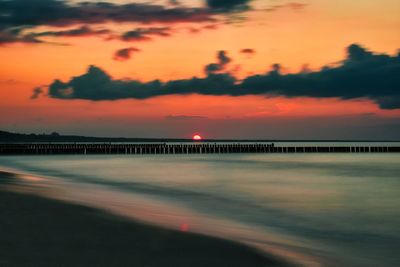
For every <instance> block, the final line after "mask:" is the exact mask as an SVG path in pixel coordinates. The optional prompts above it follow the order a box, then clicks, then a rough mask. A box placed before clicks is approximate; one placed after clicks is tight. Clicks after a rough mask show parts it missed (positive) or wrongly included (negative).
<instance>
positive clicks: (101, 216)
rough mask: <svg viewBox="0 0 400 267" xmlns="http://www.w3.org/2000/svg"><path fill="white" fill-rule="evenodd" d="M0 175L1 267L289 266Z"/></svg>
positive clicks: (243, 248) (234, 245)
mask: <svg viewBox="0 0 400 267" xmlns="http://www.w3.org/2000/svg"><path fill="white" fill-rule="evenodd" d="M15 180H16V179H15V175H13V174H12V173H7V172H0V218H1V219H0V229H1V235H0V266H7V267H8V266H37V267H41V266H82V267H83V266H85V267H88V266H138V267H142V266H143V267H144V266H149V267H150V266H171V267H179V266H221V267H223V266H232V267H234V266H246V267H248V266H254V267H256V266H263V267H267V266H288V264H285V263H282V262H280V261H278V260H277V259H275V258H274V257H272V256H271V257H268V256H266V255H264V254H261V253H259V252H257V251H255V250H253V249H251V248H249V247H246V246H243V245H240V244H237V243H234V242H231V241H226V240H222V239H217V238H213V237H208V236H204V235H199V234H193V233H187V232H180V231H173V230H167V229H163V228H160V227H156V226H152V225H146V224H143V223H138V222H135V221H132V220H128V219H126V218H123V217H119V216H116V215H111V214H108V213H106V212H104V211H101V210H97V209H94V208H90V207H85V206H80V205H75V204H70V203H66V202H62V201H58V200H53V199H48V198H45V197H42V196H38V195H32V194H27V193H21V192H16V191H14V190H11V188H13V184H14V183H15V182H16V181H15Z"/></svg>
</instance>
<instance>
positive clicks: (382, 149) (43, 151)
mask: <svg viewBox="0 0 400 267" xmlns="http://www.w3.org/2000/svg"><path fill="white" fill-rule="evenodd" d="M227 153H400V146H275V145H274V144H248V143H241V144H234V143H232V144H219V143H193V144H179V143H175V144H168V143H163V144H98V143H92V144H44V143H40V144H0V155H50V154H227Z"/></svg>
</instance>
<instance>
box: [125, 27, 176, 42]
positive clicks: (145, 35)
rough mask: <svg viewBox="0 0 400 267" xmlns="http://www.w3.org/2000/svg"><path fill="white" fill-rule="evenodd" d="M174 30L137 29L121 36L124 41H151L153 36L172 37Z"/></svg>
mask: <svg viewBox="0 0 400 267" xmlns="http://www.w3.org/2000/svg"><path fill="white" fill-rule="evenodd" d="M171 31H172V29H171V28H169V27H150V28H137V29H134V30H132V31H128V32H126V33H124V34H123V35H122V36H121V40H123V41H150V40H152V36H162V37H169V36H171Z"/></svg>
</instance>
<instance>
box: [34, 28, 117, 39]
mask: <svg viewBox="0 0 400 267" xmlns="http://www.w3.org/2000/svg"><path fill="white" fill-rule="evenodd" d="M110 33H111V31H110V30H108V29H92V28H91V27H89V26H81V27H79V28H75V29H70V30H64V31H45V32H38V33H32V34H31V35H32V36H34V37H43V36H53V37H82V36H95V35H107V34H110Z"/></svg>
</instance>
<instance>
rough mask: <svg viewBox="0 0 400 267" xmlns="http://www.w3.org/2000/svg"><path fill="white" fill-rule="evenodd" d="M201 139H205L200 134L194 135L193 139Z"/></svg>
mask: <svg viewBox="0 0 400 267" xmlns="http://www.w3.org/2000/svg"><path fill="white" fill-rule="evenodd" d="M201 139H203V138H201V136H200V135H199V134H195V135H193V140H195V141H200V140H201Z"/></svg>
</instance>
